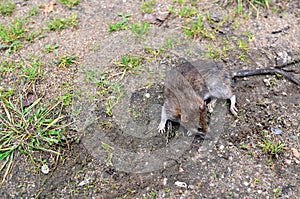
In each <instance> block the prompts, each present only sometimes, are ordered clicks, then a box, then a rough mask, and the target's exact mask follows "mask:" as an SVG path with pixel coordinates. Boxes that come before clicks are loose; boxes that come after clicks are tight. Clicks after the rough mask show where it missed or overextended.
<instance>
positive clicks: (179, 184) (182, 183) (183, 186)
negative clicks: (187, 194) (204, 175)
mask: <svg viewBox="0 0 300 199" xmlns="http://www.w3.org/2000/svg"><path fill="white" fill-rule="evenodd" d="M175 185H176V186H178V187H181V188H187V184H186V183H185V182H180V181H176V182H175Z"/></svg>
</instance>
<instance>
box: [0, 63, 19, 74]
mask: <svg viewBox="0 0 300 199" xmlns="http://www.w3.org/2000/svg"><path fill="white" fill-rule="evenodd" d="M17 67H18V66H17V64H16V63H15V62H12V61H9V62H8V61H1V64H0V72H1V74H0V77H2V75H5V73H11V72H14V71H15V70H16V68H17Z"/></svg>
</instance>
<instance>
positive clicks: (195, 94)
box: [158, 59, 300, 133]
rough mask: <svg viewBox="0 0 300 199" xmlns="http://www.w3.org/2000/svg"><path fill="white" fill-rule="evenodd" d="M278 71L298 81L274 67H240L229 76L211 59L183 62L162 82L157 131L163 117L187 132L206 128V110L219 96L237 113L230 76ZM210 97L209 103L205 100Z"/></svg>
mask: <svg viewBox="0 0 300 199" xmlns="http://www.w3.org/2000/svg"><path fill="white" fill-rule="evenodd" d="M276 73H279V74H281V75H283V76H284V77H286V78H287V79H289V80H290V81H292V82H294V83H295V84H297V85H298V86H299V85H300V82H299V81H298V80H297V79H295V78H293V77H292V76H290V75H289V74H288V73H286V72H285V71H283V70H281V69H278V68H265V69H255V70H243V71H238V72H235V73H233V74H232V75H231V74H230V73H229V72H228V71H227V70H225V69H224V68H222V67H221V66H220V64H218V63H216V62H215V61H213V60H208V59H203V60H197V61H194V62H186V63H183V64H181V65H179V66H178V67H176V68H174V69H172V70H171V71H170V72H169V74H168V75H167V77H166V81H165V93H164V96H165V102H164V105H163V107H162V112H161V121H160V124H159V126H158V131H159V132H161V133H163V132H165V124H166V122H167V120H171V121H174V122H179V123H180V124H182V125H183V126H184V127H185V128H187V129H188V130H189V131H191V132H199V130H201V129H202V131H203V132H204V133H205V132H207V131H208V121H207V117H206V112H207V109H206V108H208V110H209V111H212V106H213V104H214V103H215V102H216V100H217V99H218V98H219V99H229V100H230V111H231V113H232V114H234V115H237V108H236V107H235V103H236V97H235V95H234V94H233V92H232V89H231V79H232V78H235V77H246V76H252V75H264V74H276ZM208 99H211V101H210V103H208V104H207V107H206V104H205V101H206V100H208Z"/></svg>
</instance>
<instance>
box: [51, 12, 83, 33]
mask: <svg viewBox="0 0 300 199" xmlns="http://www.w3.org/2000/svg"><path fill="white" fill-rule="evenodd" d="M77 23H78V19H77V15H72V16H70V17H68V18H66V19H61V18H56V19H54V20H53V21H51V22H48V28H49V30H51V31H61V30H63V29H66V28H70V27H71V28H76V27H77Z"/></svg>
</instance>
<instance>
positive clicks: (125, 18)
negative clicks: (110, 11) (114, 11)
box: [108, 13, 130, 33]
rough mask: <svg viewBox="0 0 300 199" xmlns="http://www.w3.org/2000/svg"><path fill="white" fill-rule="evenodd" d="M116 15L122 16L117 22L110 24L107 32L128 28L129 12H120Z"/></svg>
mask: <svg viewBox="0 0 300 199" xmlns="http://www.w3.org/2000/svg"><path fill="white" fill-rule="evenodd" d="M118 16H119V17H122V21H121V22H118V23H114V24H110V25H109V31H108V32H109V33H112V32H115V31H119V30H127V29H128V21H129V17H130V15H129V14H127V15H123V14H122V13H120V14H119V15H118Z"/></svg>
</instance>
